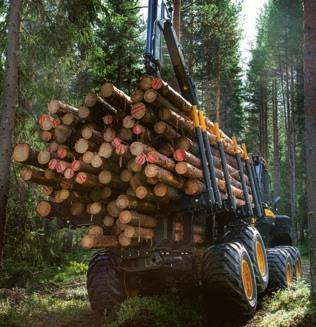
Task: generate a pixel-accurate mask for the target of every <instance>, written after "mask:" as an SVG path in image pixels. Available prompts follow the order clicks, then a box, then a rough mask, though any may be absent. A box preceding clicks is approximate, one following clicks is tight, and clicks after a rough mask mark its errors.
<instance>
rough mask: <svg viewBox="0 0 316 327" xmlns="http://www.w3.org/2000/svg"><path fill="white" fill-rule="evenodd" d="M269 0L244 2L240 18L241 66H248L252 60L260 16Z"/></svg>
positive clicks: (247, 0)
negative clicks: (241, 31)
mask: <svg viewBox="0 0 316 327" xmlns="http://www.w3.org/2000/svg"><path fill="white" fill-rule="evenodd" d="M265 3H267V0H244V1H243V4H242V12H241V16H240V26H241V28H242V30H243V37H242V40H241V43H240V51H241V61H242V62H241V64H242V66H243V67H245V66H246V65H247V63H248V62H249V60H250V59H251V54H250V50H251V47H252V46H254V45H255V42H256V22H257V19H258V17H259V16H260V14H261V12H262V10H263V8H264V5H265Z"/></svg>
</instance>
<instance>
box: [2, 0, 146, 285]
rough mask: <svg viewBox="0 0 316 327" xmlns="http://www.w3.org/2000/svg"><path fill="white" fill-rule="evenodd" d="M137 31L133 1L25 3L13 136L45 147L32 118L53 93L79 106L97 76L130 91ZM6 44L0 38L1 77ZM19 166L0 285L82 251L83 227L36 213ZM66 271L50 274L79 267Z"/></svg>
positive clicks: (48, 270)
mask: <svg viewBox="0 0 316 327" xmlns="http://www.w3.org/2000/svg"><path fill="white" fill-rule="evenodd" d="M7 9H8V1H2V2H0V31H1V32H2V33H1V35H5V34H6V33H5V32H6V12H7ZM142 31H143V26H142V22H141V19H140V14H139V2H138V1H137V0H133V1H112V0H102V1H101V0H88V1H79V0H71V1H58V0H49V1H46V0H45V1H44V0H34V1H29V0H27V1H24V2H23V16H22V24H21V51H20V53H19V89H18V108H17V115H16V127H15V142H28V143H29V144H31V146H32V147H33V148H35V149H37V150H40V149H44V148H46V147H47V145H46V144H43V143H41V142H39V141H38V140H39V138H38V126H37V123H36V122H37V120H36V117H37V115H39V114H41V113H46V111H47V110H46V107H47V103H48V102H49V101H50V100H51V99H52V98H58V99H60V100H63V101H65V102H67V103H70V104H72V105H75V106H79V105H80V104H81V103H82V98H83V96H84V95H85V94H86V93H87V92H88V91H90V90H91V89H92V88H93V87H95V86H96V85H100V84H101V83H102V82H103V81H104V80H109V81H113V82H115V83H118V86H119V87H121V88H123V89H125V90H126V91H130V89H129V87H130V83H133V82H135V80H136V79H137V78H138V76H139V74H140V70H141V68H142V62H141V61H142V53H143V40H142V39H141V34H142ZM5 47H6V37H2V38H1V40H0V82H1V83H2V75H3V71H4V62H5ZM127 53H128V55H126V54H127ZM116 76H120V79H115V77H116ZM0 96H1V94H0ZM0 112H1V108H0ZM20 169H21V167H19V165H15V164H14V165H13V166H12V169H11V176H10V181H11V188H10V194H9V197H8V199H9V201H8V214H7V219H8V222H7V228H6V247H5V254H4V255H5V257H4V266H3V268H2V269H1V272H0V275H1V276H0V277H1V278H0V284H1V286H2V287H13V286H20V287H25V286H28V285H29V283H31V282H32V276H33V275H34V274H35V275H37V274H38V273H42V272H45V274H44V275H45V278H46V279H47V278H50V277H51V276H52V275H54V274H55V273H56V269H58V267H63V266H64V265H66V264H67V263H68V262H69V260H71V258H69V256H70V257H74V256H75V257H76V256H77V257H78V256H79V255H82V251H80V250H79V240H80V238H81V236H82V234H83V230H81V229H79V230H75V231H74V230H67V229H66V230H60V229H58V225H57V223H56V222H53V221H49V220H45V219H41V218H39V217H37V216H36V214H35V207H36V204H37V203H38V202H39V201H40V199H41V197H42V192H41V188H40V187H38V186H34V185H27V184H26V183H22V182H21V181H20V180H19V173H20ZM69 269H70V270H69V271H67V272H64V274H63V273H60V275H58V276H57V277H56V278H57V280H63V279H66V280H67V279H68V278H70V277H69V276H71V275H72V273H74V272H75V271H72V270H71V269H74V270H76V269H79V270H78V273H79V271H81V270H80V269H83V268H82V267H81V268H80V267H72V268H69Z"/></svg>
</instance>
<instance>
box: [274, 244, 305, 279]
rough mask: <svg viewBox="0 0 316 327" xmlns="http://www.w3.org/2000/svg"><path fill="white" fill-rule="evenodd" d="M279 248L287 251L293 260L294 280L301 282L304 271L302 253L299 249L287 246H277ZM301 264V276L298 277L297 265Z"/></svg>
mask: <svg viewBox="0 0 316 327" xmlns="http://www.w3.org/2000/svg"><path fill="white" fill-rule="evenodd" d="M277 248H279V249H283V250H285V251H287V252H288V253H289V254H290V256H291V259H292V263H293V266H292V270H293V279H294V280H301V279H302V277H303V275H302V274H303V270H302V267H303V266H302V257H301V254H300V251H299V249H298V248H296V247H295V246H290V245H285V246H277ZM297 264H299V265H300V267H301V275H300V276H297V271H296V265H297Z"/></svg>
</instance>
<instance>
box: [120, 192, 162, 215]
mask: <svg viewBox="0 0 316 327" xmlns="http://www.w3.org/2000/svg"><path fill="white" fill-rule="evenodd" d="M115 203H116V205H117V207H118V208H119V209H120V210H125V209H131V210H136V211H138V212H144V213H153V212H155V211H157V206H156V205H155V204H154V203H152V202H149V201H144V200H142V201H140V200H139V199H137V198H132V197H130V196H127V195H125V194H121V195H120V196H119V197H118V198H117V199H116V202H115Z"/></svg>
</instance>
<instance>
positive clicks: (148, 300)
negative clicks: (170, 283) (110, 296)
mask: <svg viewBox="0 0 316 327" xmlns="http://www.w3.org/2000/svg"><path fill="white" fill-rule="evenodd" d="M194 300H195V301H194ZM194 300H190V299H188V298H180V297H178V296H175V295H164V296H155V297H143V298H139V297H136V298H131V299H128V300H126V301H125V302H124V303H123V304H122V305H121V306H120V308H119V310H118V311H117V313H116V318H115V320H114V321H112V322H111V321H108V322H106V324H105V326H108V327H125V326H129V327H133V326H135V327H136V326H137V327H142V326H151V327H164V326H166V327H167V326H170V327H171V326H172V327H183V326H186V327H190V326H192V327H193V326H207V325H206V317H205V312H203V309H202V308H201V306H200V301H199V300H197V299H194Z"/></svg>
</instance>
